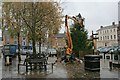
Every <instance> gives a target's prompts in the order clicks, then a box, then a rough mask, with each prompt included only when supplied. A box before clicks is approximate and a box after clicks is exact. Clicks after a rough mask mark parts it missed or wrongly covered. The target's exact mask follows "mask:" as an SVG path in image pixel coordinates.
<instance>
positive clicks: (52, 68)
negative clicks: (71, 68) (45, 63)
mask: <svg viewBox="0 0 120 80" xmlns="http://www.w3.org/2000/svg"><path fill="white" fill-rule="evenodd" d="M53 65H54V63H52V73H53Z"/></svg>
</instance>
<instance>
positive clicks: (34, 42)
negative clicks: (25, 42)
mask: <svg viewBox="0 0 120 80" xmlns="http://www.w3.org/2000/svg"><path fill="white" fill-rule="evenodd" d="M33 5H34V3H32V44H33V45H32V46H33V54H34V55H36V47H35V44H36V35H35V27H36V26H35V18H34V6H33Z"/></svg>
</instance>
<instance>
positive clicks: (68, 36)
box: [65, 15, 84, 55]
mask: <svg viewBox="0 0 120 80" xmlns="http://www.w3.org/2000/svg"><path fill="white" fill-rule="evenodd" d="M68 19H72V20H73V21H75V22H76V23H78V24H79V25H80V26H81V27H84V25H83V21H84V19H80V21H78V20H77V19H76V18H75V17H70V16H68V15H66V16H65V29H66V37H67V40H68V45H67V48H66V54H68V55H71V54H72V48H73V45H72V39H71V34H70V31H69V29H68Z"/></svg>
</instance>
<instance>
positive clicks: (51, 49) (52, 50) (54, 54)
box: [47, 48, 57, 56]
mask: <svg viewBox="0 0 120 80" xmlns="http://www.w3.org/2000/svg"><path fill="white" fill-rule="evenodd" d="M47 52H48V53H49V54H50V56H57V51H56V49H54V48H49V49H47Z"/></svg>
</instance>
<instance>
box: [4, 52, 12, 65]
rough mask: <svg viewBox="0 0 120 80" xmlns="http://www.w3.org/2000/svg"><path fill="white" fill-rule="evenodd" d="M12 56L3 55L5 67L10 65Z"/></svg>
mask: <svg viewBox="0 0 120 80" xmlns="http://www.w3.org/2000/svg"><path fill="white" fill-rule="evenodd" d="M12 56H13V55H11V54H9V55H4V58H5V65H6V66H8V65H11V64H12Z"/></svg>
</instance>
